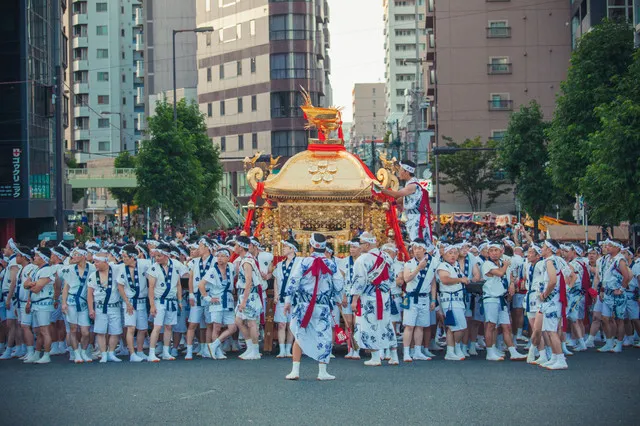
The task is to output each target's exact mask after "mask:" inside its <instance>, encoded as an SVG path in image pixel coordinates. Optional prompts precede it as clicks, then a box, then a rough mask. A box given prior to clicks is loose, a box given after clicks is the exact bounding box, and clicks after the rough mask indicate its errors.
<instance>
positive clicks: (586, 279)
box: [578, 261, 593, 325]
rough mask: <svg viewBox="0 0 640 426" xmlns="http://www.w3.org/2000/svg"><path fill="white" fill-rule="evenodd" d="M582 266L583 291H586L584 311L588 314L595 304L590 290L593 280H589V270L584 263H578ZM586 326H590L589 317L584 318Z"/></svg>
mask: <svg viewBox="0 0 640 426" xmlns="http://www.w3.org/2000/svg"><path fill="white" fill-rule="evenodd" d="M578 263H579V264H580V266H582V290H584V309H585V312H587V309H589V306H591V304H592V303H593V299H592V297H591V294H590V293H589V289H590V288H591V280H590V279H589V270H588V269H587V267H586V266H585V265H584V263H582V262H580V261H579V262H578ZM583 321H584V325H589V315H586V314H585V316H584V320H583Z"/></svg>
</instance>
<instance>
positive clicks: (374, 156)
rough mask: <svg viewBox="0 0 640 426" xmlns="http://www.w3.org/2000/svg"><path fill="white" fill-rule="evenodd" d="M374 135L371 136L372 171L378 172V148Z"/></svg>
mask: <svg viewBox="0 0 640 426" xmlns="http://www.w3.org/2000/svg"><path fill="white" fill-rule="evenodd" d="M373 138H374V136H371V172H372V173H375V172H376V149H375V147H374V143H375V142H374V140H373Z"/></svg>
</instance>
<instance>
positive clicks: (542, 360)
mask: <svg viewBox="0 0 640 426" xmlns="http://www.w3.org/2000/svg"><path fill="white" fill-rule="evenodd" d="M547 362H549V358H547V352H546V351H544V350H542V351H540V356H539V357H538V359H536V360H535V361H534V362H533V364H534V365H539V366H541V365H544V364H546V363H547Z"/></svg>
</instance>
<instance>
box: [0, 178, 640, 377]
mask: <svg viewBox="0 0 640 426" xmlns="http://www.w3.org/2000/svg"><path fill="white" fill-rule="evenodd" d="M403 169H404V174H402V173H401V175H400V177H401V178H403V179H404V180H405V181H407V183H406V186H405V188H404V189H403V190H401V191H390V190H385V192H387V193H389V194H390V195H392V196H395V197H397V198H401V197H402V198H404V208H405V211H409V212H411V205H412V203H413V204H414V205H415V204H416V203H417V202H419V200H418V198H419V197H420V196H422V194H420V190H419V189H412V188H415V187H416V185H413V182H414V181H415V178H413V176H412V172H411V170H413V169H412V167H411V165H406V166H403ZM407 188H408V189H407ZM408 216H409V217H408V222H407V231H408V233H409V237H414V238H412V239H411V240H410V241H406V243H405V244H406V246H407V247H408V249H409V255H410V260H408V261H406V262H401V261H400V260H398V249H399V248H398V247H397V246H396V244H394V243H388V242H380V241H377V240H376V238H375V236H374V235H372V234H371V233H368V232H363V233H361V234H360V235H359V236H357V237H356V238H354V239H353V240H351V241H350V242H348V245H349V252H350V255H349V256H348V257H345V258H338V257H335V256H334V250H335V248H334V247H333V245H332V241H331V239H330V238H329V239H328V238H327V237H325V236H324V235H322V234H319V233H316V234H313V235H312V237H311V239H310V241H309V244H310V247H309V250H305V251H310V253H311V254H310V255H309V256H306V257H304V256H301V255H300V254H299V253H300V252H301V251H302V250H301V249H302V248H301V247H300V246H299V243H298V242H297V241H296V240H295V236H293V235H290V236H289V238H288V239H286V240H283V241H281V242H280V245H281V250H280V251H281V252H282V254H283V257H282V258H278V259H275V260H274V257H273V255H272V253H271V248H270V247H269V248H266V247H263V246H262V245H261V243H260V241H259V240H258V239H256V238H254V237H247V236H241V235H240V236H234V237H231V238H229V239H228V240H226V241H220V240H219V239H215V238H211V237H209V236H202V237H195V236H192V237H190V238H186V237H185V235H184V230H179V231H178V232H177V234H176V237H175V238H172V239H166V240H163V241H158V240H147V241H145V242H144V243H142V242H138V243H136V244H126V245H122V244H120V245H99V244H98V243H96V242H94V241H90V242H87V243H86V244H82V243H76V244H72V243H68V242H62V243H59V244H57V245H55V244H48V245H44V246H40V247H36V248H32V247H28V246H25V245H23V244H20V243H18V242H15V241H13V240H10V241H9V242H8V243H7V245H6V247H5V248H4V256H3V257H2V260H0V266H1V268H0V281H1V282H2V299H1V301H2V303H1V307H0V318H1V319H2V326H1V327H0V342H1V343H0V360H7V359H11V358H20V359H22V360H23V362H24V363H28V364H46V363H49V362H51V357H52V356H56V355H58V356H64V357H68V359H69V361H70V362H74V363H76V364H83V363H91V362H94V363H95V362H98V363H105V362H121V361H122V360H123V359H126V358H128V359H129V361H130V362H142V361H148V362H160V361H161V360H162V361H173V360H175V359H177V358H183V359H185V360H192V359H194V357H196V356H197V357H202V358H207V359H212V360H223V359H225V358H226V357H227V355H228V354H229V353H230V352H240V354H239V358H241V359H243V360H259V359H260V358H261V356H262V354H261V350H260V341H261V339H262V338H263V337H264V324H265V311H266V303H267V293H266V292H267V289H268V288H270V287H271V288H273V297H274V300H275V315H274V321H275V323H276V328H275V331H274V335H275V338H274V340H277V342H278V346H277V348H276V350H278V354H277V357H278V358H293V360H292V361H293V362H292V370H291V373H290V374H289V375H287V376H286V378H287V379H291V380H295V379H298V378H299V376H300V373H299V367H300V361H301V356H302V354H305V355H307V356H308V357H310V358H312V359H314V360H316V361H317V362H318V364H319V370H318V376H317V378H318V379H319V380H332V379H334V378H335V377H334V376H332V375H330V374H329V373H328V371H327V365H328V364H329V361H330V359H331V358H333V357H334V356H335V355H334V353H337V354H338V356H342V353H344V352H345V350H342V348H341V349H340V350H336V349H337V348H338V347H342V346H343V345H346V355H345V356H344V357H345V358H347V359H351V360H359V359H360V357H363V356H366V357H367V358H368V359H367V360H366V361H365V362H364V365H366V366H380V365H382V364H385V363H386V364H388V365H398V364H400V363H401V362H403V363H410V362H423V361H430V360H432V359H435V358H436V357H442V358H444V359H445V360H447V361H453V362H455V361H458V362H459V361H462V360H465V359H467V358H469V357H483V358H485V359H486V360H487V361H490V362H496V361H503V360H506V359H509V360H512V361H526V363H528V364H531V365H535V366H540V367H544V368H546V369H549V370H562V369H567V368H568V363H567V357H570V356H572V355H574V354H576V353H578V352H583V351H587V350H588V349H589V348H594V347H595V346H596V344H598V345H599V348H598V349H597V351H598V352H613V353H617V352H621V351H622V350H623V348H624V347H630V346H634V347H636V348H639V347H640V343H638V333H639V332H640V319H639V309H638V307H639V305H638V303H639V295H638V280H639V276H640V260H638V258H639V257H640V250H638V252H637V253H636V254H635V256H634V254H633V253H632V251H631V250H630V249H629V248H627V247H624V246H623V245H622V244H621V243H620V242H618V241H616V240H610V239H607V240H606V241H603V242H600V244H597V245H592V246H586V245H584V244H580V243H572V244H567V245H565V244H559V243H558V242H556V241H554V240H551V239H547V240H544V241H543V242H542V243H540V244H536V243H534V242H533V240H532V238H531V236H530V235H529V233H528V232H527V231H525V230H524V228H523V227H522V226H520V225H516V226H515V227H514V229H513V232H512V234H511V236H512V237H513V240H512V239H509V238H502V239H497V240H491V241H489V240H486V241H481V242H480V244H473V243H472V242H469V241H468V240H456V241H452V242H451V243H443V242H436V241H433V240H432V239H431V238H429V236H430V231H429V230H424V229H421V228H420V226H419V225H417V224H415V223H413V224H412V223H411V221H412V220H413V219H415V218H412V215H411V214H408ZM181 231H182V232H181ZM412 234H413V235H412ZM425 237H426V238H425ZM473 242H474V243H475V242H476V241H473ZM521 242H522V244H521ZM270 284H271V285H270ZM523 330H525V331H523ZM337 331H340V332H339V333H338V332H337ZM336 340H338V341H336ZM345 341H346V342H345ZM400 344H401V345H400ZM400 346H401V347H402V353H401V354H399V353H398V350H399V349H398V348H399V347H400ZM578 356H579V355H578Z"/></svg>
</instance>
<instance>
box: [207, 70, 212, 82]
mask: <svg viewBox="0 0 640 426" xmlns="http://www.w3.org/2000/svg"><path fill="white" fill-rule="evenodd" d="M211 79H212V77H211V67H209V68H207V81H208V82H211Z"/></svg>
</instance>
